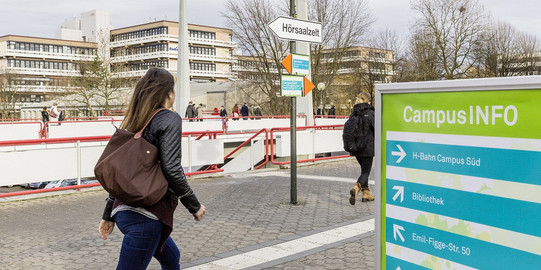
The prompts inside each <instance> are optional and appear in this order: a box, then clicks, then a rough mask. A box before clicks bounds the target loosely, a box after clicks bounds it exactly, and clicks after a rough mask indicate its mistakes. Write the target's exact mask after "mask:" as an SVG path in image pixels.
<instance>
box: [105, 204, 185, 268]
mask: <svg viewBox="0 0 541 270" xmlns="http://www.w3.org/2000/svg"><path fill="white" fill-rule="evenodd" d="M115 222H116V224H117V226H118V229H119V230H120V231H121V232H122V233H123V234H124V239H123V240H122V248H121V249H120V257H119V258H118V266H117V268H116V269H117V270H118V269H130V270H134V269H147V266H148V264H149V263H150V260H151V259H152V257H154V258H156V259H157V260H158V262H160V265H161V267H162V269H175V270H177V269H180V251H179V250H178V247H177V245H176V244H175V242H174V241H173V239H172V238H171V237H169V238H167V240H166V241H165V247H164V248H163V251H161V252H160V250H159V248H158V244H159V242H160V237H161V234H162V226H163V225H162V223H161V222H160V221H159V220H153V219H151V218H148V217H145V216H143V215H141V214H139V213H136V212H133V211H129V210H125V211H120V212H118V213H117V214H116V215H115Z"/></svg>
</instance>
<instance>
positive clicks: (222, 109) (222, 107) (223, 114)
mask: <svg viewBox="0 0 541 270" xmlns="http://www.w3.org/2000/svg"><path fill="white" fill-rule="evenodd" d="M220 116H221V117H227V111H226V110H225V108H224V106H221V107H220Z"/></svg>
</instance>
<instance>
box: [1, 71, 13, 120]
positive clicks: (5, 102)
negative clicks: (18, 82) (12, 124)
mask: <svg viewBox="0 0 541 270" xmlns="http://www.w3.org/2000/svg"><path fill="white" fill-rule="evenodd" d="M16 95H17V91H16V89H15V86H14V85H13V74H11V73H9V72H2V73H0V119H9V118H16V114H17V112H16V111H15V99H16Z"/></svg>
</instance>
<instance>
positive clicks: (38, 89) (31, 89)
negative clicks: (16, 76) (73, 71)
mask: <svg viewBox="0 0 541 270" xmlns="http://www.w3.org/2000/svg"><path fill="white" fill-rule="evenodd" d="M8 89H9V90H14V91H17V92H19V93H54V92H63V91H66V90H75V89H76V87H70V86H42V85H11V86H9V88H8Z"/></svg>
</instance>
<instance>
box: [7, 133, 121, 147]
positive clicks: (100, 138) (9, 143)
mask: <svg viewBox="0 0 541 270" xmlns="http://www.w3.org/2000/svg"><path fill="white" fill-rule="evenodd" d="M109 139H111V135H107V136H88V137H66V138H54V139H30V140H10V141H0V146H18V145H31V144H42V143H46V144H56V143H75V142H78V141H79V142H92V141H108V140H109Z"/></svg>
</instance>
